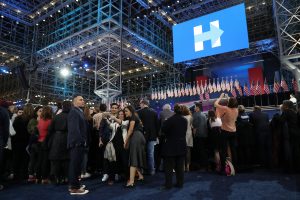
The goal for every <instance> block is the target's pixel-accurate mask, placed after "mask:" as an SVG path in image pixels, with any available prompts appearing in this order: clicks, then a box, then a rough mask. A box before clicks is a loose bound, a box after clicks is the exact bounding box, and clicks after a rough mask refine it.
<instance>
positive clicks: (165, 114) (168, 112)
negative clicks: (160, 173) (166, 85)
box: [155, 104, 174, 170]
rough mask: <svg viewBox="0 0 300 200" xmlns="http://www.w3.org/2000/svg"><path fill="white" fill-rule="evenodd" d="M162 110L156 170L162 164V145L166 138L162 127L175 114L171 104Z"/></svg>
mask: <svg viewBox="0 0 300 200" xmlns="http://www.w3.org/2000/svg"><path fill="white" fill-rule="evenodd" d="M162 109H163V110H162V111H161V112H160V114H159V127H160V131H159V134H158V139H159V144H157V145H155V168H156V170H159V169H160V167H161V166H160V165H161V146H162V141H163V139H164V133H163V132H162V131H161V127H162V125H163V123H164V122H165V121H166V120H167V119H168V118H170V117H171V116H173V115H174V112H173V111H172V110H171V106H170V104H165V105H164V106H163V107H162Z"/></svg>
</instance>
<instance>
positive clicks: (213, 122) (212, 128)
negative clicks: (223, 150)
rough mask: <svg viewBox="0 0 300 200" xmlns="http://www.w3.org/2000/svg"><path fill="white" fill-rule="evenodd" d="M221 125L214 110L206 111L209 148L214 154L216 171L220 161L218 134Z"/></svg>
mask: <svg viewBox="0 0 300 200" xmlns="http://www.w3.org/2000/svg"><path fill="white" fill-rule="evenodd" d="M221 126H222V121H221V119H220V118H219V117H217V115H216V112H215V111H214V110H209V111H208V127H209V136H208V137H209V138H210V144H211V150H212V153H213V156H214V162H215V166H216V171H220V170H221V162H220V154H219V150H220V144H219V140H220V134H221Z"/></svg>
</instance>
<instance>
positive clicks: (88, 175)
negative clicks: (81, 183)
mask: <svg viewBox="0 0 300 200" xmlns="http://www.w3.org/2000/svg"><path fill="white" fill-rule="evenodd" d="M90 177H91V174H90V173H87V172H86V173H85V174H82V175H81V178H90Z"/></svg>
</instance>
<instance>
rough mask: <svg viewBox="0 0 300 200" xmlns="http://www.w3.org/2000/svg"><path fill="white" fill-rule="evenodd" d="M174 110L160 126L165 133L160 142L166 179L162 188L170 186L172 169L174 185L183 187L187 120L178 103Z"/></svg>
mask: <svg viewBox="0 0 300 200" xmlns="http://www.w3.org/2000/svg"><path fill="white" fill-rule="evenodd" d="M174 112H175V115H173V116H172V117H170V118H169V119H167V120H166V121H165V122H164V124H163V127H162V131H163V132H164V133H165V141H164V142H163V144H162V145H163V146H162V156H163V158H164V167H165V179H166V180H165V185H164V189H170V188H171V187H172V173H173V169H175V172H176V180H177V183H176V187H179V188H181V187H183V179H184V159H185V155H186V139H185V137H186V130H187V120H186V119H185V118H184V117H183V116H181V107H180V105H178V104H176V105H175V106H174Z"/></svg>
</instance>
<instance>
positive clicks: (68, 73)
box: [60, 68, 71, 77]
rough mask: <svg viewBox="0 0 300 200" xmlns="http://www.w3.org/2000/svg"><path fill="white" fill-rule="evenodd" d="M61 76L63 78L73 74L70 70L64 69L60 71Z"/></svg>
mask: <svg viewBox="0 0 300 200" xmlns="http://www.w3.org/2000/svg"><path fill="white" fill-rule="evenodd" d="M60 75H62V76H63V77H67V76H70V75H71V72H70V70H69V69H68V68H62V69H61V70H60Z"/></svg>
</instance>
